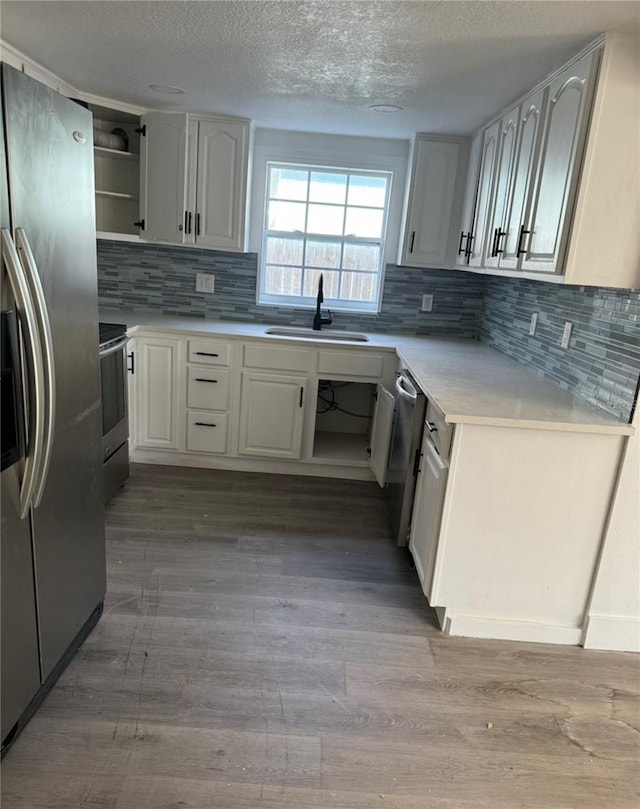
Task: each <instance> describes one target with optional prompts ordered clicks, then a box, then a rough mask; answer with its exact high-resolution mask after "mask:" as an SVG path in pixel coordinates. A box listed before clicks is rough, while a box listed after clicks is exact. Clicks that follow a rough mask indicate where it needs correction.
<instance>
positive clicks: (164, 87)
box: [149, 84, 186, 96]
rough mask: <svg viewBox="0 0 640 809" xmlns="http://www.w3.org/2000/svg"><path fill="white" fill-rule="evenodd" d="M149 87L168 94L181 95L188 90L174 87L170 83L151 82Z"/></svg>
mask: <svg viewBox="0 0 640 809" xmlns="http://www.w3.org/2000/svg"><path fill="white" fill-rule="evenodd" d="M149 87H150V88H151V89H152V90H154V91H155V92H156V93H164V94H165V95H168V96H179V95H183V94H184V93H185V92H186V90H183V89H182V87H172V86H171V85H170V84H150V85H149Z"/></svg>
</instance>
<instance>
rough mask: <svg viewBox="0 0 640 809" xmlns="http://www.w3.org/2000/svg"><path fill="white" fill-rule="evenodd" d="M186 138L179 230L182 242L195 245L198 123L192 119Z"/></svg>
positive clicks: (188, 124)
mask: <svg viewBox="0 0 640 809" xmlns="http://www.w3.org/2000/svg"><path fill="white" fill-rule="evenodd" d="M185 137H186V140H185V149H186V162H185V172H186V174H185V178H184V183H183V184H184V188H185V193H184V202H183V204H182V208H181V209H180V210H179V211H178V216H179V218H180V222H179V224H178V228H179V230H181V231H182V234H183V235H182V242H183V243H184V244H195V243H196V230H197V221H198V216H197V212H196V208H197V201H196V192H197V188H198V122H197V121H195V120H194V119H193V118H191V117H189V118H188V120H187V130H186V136H185ZM178 182H180V181H178Z"/></svg>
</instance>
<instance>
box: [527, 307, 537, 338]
mask: <svg viewBox="0 0 640 809" xmlns="http://www.w3.org/2000/svg"><path fill="white" fill-rule="evenodd" d="M537 325H538V313H537V312H534V313H533V314H532V315H531V322H530V323H529V334H530V335H532V336H533V335H534V334H535V333H536V326H537Z"/></svg>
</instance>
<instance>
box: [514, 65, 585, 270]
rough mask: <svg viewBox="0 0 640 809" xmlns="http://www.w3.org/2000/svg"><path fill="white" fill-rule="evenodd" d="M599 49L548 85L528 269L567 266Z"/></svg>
mask: <svg viewBox="0 0 640 809" xmlns="http://www.w3.org/2000/svg"><path fill="white" fill-rule="evenodd" d="M597 59H598V54H595V53H590V54H587V55H586V56H584V57H583V58H582V59H580V60H579V61H578V62H576V63H575V64H574V65H572V66H571V67H570V68H568V69H567V70H564V71H563V72H562V73H561V74H560V75H559V76H558V77H557V78H556V79H555V80H554V81H553V82H552V83H551V85H550V86H549V104H548V110H547V115H546V119H545V122H544V128H543V135H542V145H541V149H540V160H539V163H538V171H537V175H536V180H535V186H534V189H533V196H532V201H531V209H530V212H529V217H528V222H527V227H526V229H527V230H528V231H529V236H528V244H527V245H526V249H527V252H526V254H525V255H524V258H523V261H522V269H523V270H533V271H536V272H548V273H555V272H560V271H561V270H562V261H563V258H564V251H565V247H566V243H567V238H568V235H569V226H570V219H571V213H572V207H573V201H574V197H575V192H576V187H577V183H578V179H579V173H580V163H581V158H582V152H583V149H584V143H585V139H586V134H587V128H588V124H589V111H590V108H591V100H592V96H593V89H594V84H595V74H596V67H597Z"/></svg>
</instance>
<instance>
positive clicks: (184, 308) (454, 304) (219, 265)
mask: <svg viewBox="0 0 640 809" xmlns="http://www.w3.org/2000/svg"><path fill="white" fill-rule="evenodd" d="M257 261H258V259H257V255H256V254H255V253H245V254H237V253H220V252H213V251H211V250H196V249H189V248H182V247H164V246H159V245H158V246H156V245H137V244H128V243H126V242H109V241H99V242H98V294H99V297H100V305H101V306H103V307H114V306H115V307H118V306H123V307H126V308H128V309H151V310H155V311H161V312H164V313H166V314H172V315H181V316H190V317H205V318H211V319H216V320H236V321H258V322H260V323H273V324H275V325H288V326H311V323H312V320H313V311H312V310H310V309H288V308H277V307H273V306H258V305H257V304H256V278H257ZM198 272H208V273H213V274H214V275H215V277H216V278H215V288H216V291H215V293H214V294H213V295H205V294H202V293H199V292H196V291H195V285H196V273H198ZM482 287H483V279H482V277H481V276H474V275H471V274H470V273H451V272H448V271H447V270H420V269H415V268H408V267H398V266H396V265H395V264H388V265H387V269H386V273H385V281H384V293H383V304H382V311H381V312H380V313H379V314H377V315H364V314H362V315H361V314H351V313H346V312H334V314H333V325H332V327H331V328H332V329H351V330H353V329H362V330H364V331H377V332H392V333H398V332H403V333H410V334H421V335H439V336H444V335H456V336H460V337H472V338H473V337H476V334H477V330H478V316H479V314H480V307H481V305H482ZM425 292H431V293H433V295H434V305H433V311H432V312H429V313H426V312H420V304H421V302H422V294H423V293H425Z"/></svg>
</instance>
